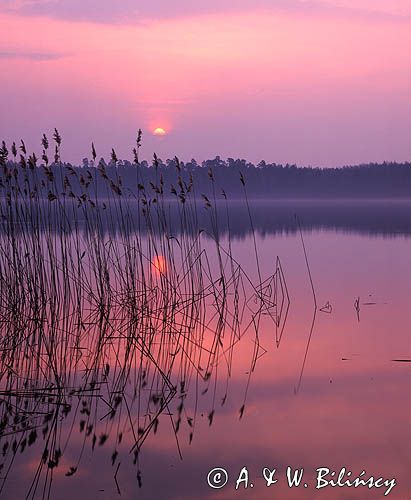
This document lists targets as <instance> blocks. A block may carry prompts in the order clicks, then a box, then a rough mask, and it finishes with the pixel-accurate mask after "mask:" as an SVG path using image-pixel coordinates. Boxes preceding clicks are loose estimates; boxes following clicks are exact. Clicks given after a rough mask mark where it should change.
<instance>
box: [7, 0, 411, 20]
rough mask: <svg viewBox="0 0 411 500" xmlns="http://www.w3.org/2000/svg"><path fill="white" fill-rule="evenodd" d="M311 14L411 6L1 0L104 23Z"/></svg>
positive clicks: (247, 0)
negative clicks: (244, 14) (274, 12)
mask: <svg viewBox="0 0 411 500" xmlns="http://www.w3.org/2000/svg"><path fill="white" fill-rule="evenodd" d="M259 8H261V9H271V10H277V11H286V12H295V13H302V14H305V15H310V14H327V13H334V14H338V15H349V16H361V17H364V16H365V17H367V18H372V19H380V20H392V21H405V22H410V20H411V16H410V12H409V10H407V9H405V11H404V12H402V13H399V12H398V11H395V10H381V9H377V8H374V7H373V4H367V3H365V4H364V2H363V3H362V4H361V3H360V2H349V1H348V2H346V3H345V4H344V5H342V4H341V3H338V4H337V3H333V1H332V0H311V1H307V0H305V1H304V0H238V1H236V2H233V1H232V0H209V1H207V2H193V1H192V0H179V1H178V2H170V0H140V1H139V2H136V1H135V0H122V1H121V2H113V1H112V0H70V1H69V2H68V1H67V0H37V1H33V0H20V1H17V0H0V9H1V10H3V12H8V13H16V14H20V15H27V16H46V17H50V18H56V19H64V20H69V21H86V22H94V23H103V24H129V23H138V22H139V21H141V22H144V21H146V20H148V19H167V18H176V17H186V16H192V15H203V14H212V13H221V12H225V13H233V12H244V11H248V10H255V9H259Z"/></svg>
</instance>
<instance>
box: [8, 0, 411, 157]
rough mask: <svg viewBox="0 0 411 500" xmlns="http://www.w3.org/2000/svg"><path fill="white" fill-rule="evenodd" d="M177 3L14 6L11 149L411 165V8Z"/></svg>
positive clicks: (376, 3) (362, 0)
mask: <svg viewBox="0 0 411 500" xmlns="http://www.w3.org/2000/svg"><path fill="white" fill-rule="evenodd" d="M198 3H199V4H200V2H198ZM170 4H171V3H170V2H166V1H165V0H157V1H151V2H146V1H143V2H138V3H137V2H132V1H131V0H125V1H124V2H114V1H111V2H110V1H108V0H101V1H99V2H96V1H95V0H82V1H79V0H72V1H70V2H67V1H65V2H63V1H62V0H53V1H51V0H44V1H43V0H37V1H30V0H20V1H18V0H13V1H12V0H0V33H1V35H0V59H1V60H2V63H3V74H2V78H1V81H0V105H1V107H2V110H3V112H2V117H1V118H0V120H1V121H0V130H1V137H0V139H3V138H4V139H6V140H7V141H12V140H16V141H17V140H19V139H20V138H24V139H25V140H26V142H27V144H28V146H29V147H31V148H34V149H37V150H38V149H39V148H38V145H39V142H40V137H41V135H42V133H43V132H46V133H48V134H50V133H51V130H52V129H53V128H54V127H57V128H58V129H59V130H60V132H61V134H62V135H63V139H64V150H63V156H64V158H65V159H66V160H69V161H73V162H79V161H80V160H81V158H83V157H85V156H90V143H91V141H92V140H94V142H95V144H96V148H97V153H98V155H99V156H100V155H104V156H106V157H107V155H108V153H109V151H110V150H111V147H113V146H114V147H115V148H116V150H117V152H118V156H120V157H123V158H128V157H130V156H131V155H130V151H131V148H132V147H133V146H134V137H135V135H136V131H137V129H138V128H139V127H141V128H142V129H143V132H144V139H143V157H145V158H148V159H149V158H150V157H151V156H152V153H153V151H154V150H155V151H156V152H157V153H158V154H159V155H160V156H161V157H162V158H163V159H165V158H166V157H173V156H174V155H177V156H179V157H180V158H182V159H183V160H187V159H191V158H192V157H195V158H196V159H198V160H203V159H206V158H210V157H214V156H216V155H220V156H222V157H227V156H232V157H243V158H246V159H248V160H250V161H254V162H258V161H259V160H261V159H265V160H266V161H270V162H271V161H276V162H283V163H286V162H290V163H294V162H295V163H297V164H300V165H315V166H335V165H344V164H353V163H360V162H368V161H384V160H397V161H404V160H409V159H410V156H411V155H410V153H411V141H410V140H409V135H410V125H411V119H410V116H411V91H410V88H411V85H410V84H411V30H410V25H411V6H410V2H409V1H408V0H397V1H393V0H373V1H371V0H322V1H320V0H317V1H314V0H312V1H311V0H305V1H303V0H300V1H298V0H287V1H285V0H273V1H268V0H259V1H251V0H241V1H238V2H229V1H228V0H226V1H220V2H217V1H216V0H212V1H210V2H207V3H205V2H204V3H203V2H201V6H200V5H199V6H196V5H192V4H193V2H188V1H187V0H183V1H181V2H179V3H178V5H177V6H174V7H173V8H172V9H171V8H170ZM136 5H138V7H139V8H138V9H137V8H136ZM156 127H163V128H164V129H166V131H167V132H168V134H167V135H166V136H165V137H161V138H160V137H153V136H152V135H151V131H152V130H153V129H154V128H156Z"/></svg>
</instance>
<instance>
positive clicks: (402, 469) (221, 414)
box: [2, 208, 411, 500]
mask: <svg viewBox="0 0 411 500" xmlns="http://www.w3.org/2000/svg"><path fill="white" fill-rule="evenodd" d="M410 213H411V212H410ZM266 214H267V216H269V217H275V211H274V210H273V209H272V208H267V212H266ZM290 216H291V217H290V221H292V210H290ZM299 217H300V218H301V220H302V221H304V211H300V212H299ZM403 220H407V215H406V213H405V214H404V213H403ZM302 226H303V230H302V233H301V234H300V232H299V231H298V230H297V229H296V227H295V226H294V227H292V222H290V227H289V229H290V231H289V232H288V233H287V232H284V231H282V232H272V233H269V232H265V235H264V236H263V235H262V233H261V232H258V231H257V234H256V244H257V249H258V260H259V265H260V273H261V275H262V281H264V279H265V278H266V277H268V276H269V275H272V274H273V273H274V271H275V267H276V258H277V256H278V257H279V258H280V260H281V265H282V269H283V272H284V277H285V281H286V286H287V289H288V294H289V298H290V304H289V310H288V315H287V316H285V313H284V314H283V316H282V321H284V323H285V324H284V330H283V334H282V337H281V341H280V342H279V345H278V346H277V343H276V328H275V326H274V325H273V322H272V321H270V319H269V316H268V315H263V316H262V318H261V321H260V323H259V324H258V328H257V330H258V337H259V339H258V340H259V345H258V346H257V356H256V357H257V360H256V363H255V366H254V369H253V371H252V373H251V374H250V369H251V367H252V364H251V360H252V358H253V353H255V349H256V338H255V335H254V334H253V333H252V332H251V330H250V333H249V334H247V333H245V335H244V336H243V337H242V338H241V340H240V341H239V342H238V343H236V344H235V345H234V347H233V349H232V353H231V354H232V356H231V358H230V362H228V360H227V357H229V354H227V355H225V354H224V353H223V352H222V354H221V356H220V358H219V364H218V368H216V370H217V372H216V378H215V379H214V377H213V378H212V380H211V382H212V384H211V387H210V383H209V381H204V380H202V379H198V378H197V379H194V381H192V383H191V386H190V387H191V388H190V391H188V396H187V398H186V399H185V405H184V410H183V418H182V422H181V426H180V429H179V431H178V433H177V434H175V432H174V430H175V420H176V415H178V406H179V404H180V399H179V398H178V397H176V398H174V399H173V400H172V401H171V402H170V404H169V406H168V408H167V411H165V412H164V414H163V415H162V416H161V417H160V420H159V425H158V431H157V432H156V433H155V434H154V432H150V433H149V434H148V436H147V438H146V440H145V442H144V445H143V446H142V449H141V453H140V456H139V469H140V470H141V482H142V488H139V486H138V480H137V478H136V467H135V466H133V463H132V461H133V456H132V454H130V453H129V452H130V449H131V448H132V446H133V443H134V438H133V432H132V429H131V425H128V424H127V423H125V424H124V425H122V426H121V432H122V434H123V435H122V442H121V443H117V441H118V433H119V431H120V426H119V427H118V428H116V427H115V426H116V425H119V424H117V420H116V421H115V422H116V423H110V422H108V423H107V419H104V418H103V417H104V414H106V413H107V407H104V404H103V403H102V402H101V401H100V402H99V405H100V408H99V409H98V411H97V415H98V417H96V418H95V421H94V424H95V426H96V428H97V427H98V428H99V429H105V430H106V432H107V434H109V439H108V440H107V442H106V443H105V444H104V445H103V446H98V445H97V446H96V447H95V449H94V451H93V452H92V451H91V445H90V443H89V442H87V444H86V445H84V439H83V438H84V435H83V434H81V433H79V432H78V423H76V424H72V423H71V421H70V425H73V428H74V430H73V431H72V432H70V433H69V432H68V429H64V426H63V431H62V435H63V436H64V435H65V433H67V437H66V438H64V439H62V442H63V445H62V446H63V450H62V451H63V455H62V459H61V461H60V464H59V467H57V468H55V469H54V472H53V482H52V489H51V493H50V498H56V499H61V500H66V499H72V498H90V499H91V498H93V499H94V498H95V499H110V500H111V499H114V498H125V499H135V498H141V499H194V498H195V499H231V498H233V499H235V498H247V499H250V498H255V499H266V498H267V499H269V498H281V499H300V498H301V499H313V498H323V499H363V498H364V499H370V500H371V499H376V498H383V497H384V492H385V490H386V488H381V489H379V490H378V489H371V490H368V489H367V488H365V487H362V488H357V489H355V488H348V487H345V488H332V487H330V486H328V487H327V488H324V489H321V490H316V489H315V485H316V480H315V476H316V469H317V468H319V467H328V468H330V469H331V470H333V471H337V474H338V471H340V469H341V468H342V467H346V468H347V469H348V470H349V471H352V473H353V474H352V475H353V477H356V476H357V475H358V474H360V473H361V471H363V470H364V471H366V476H365V477H366V478H368V477H369V476H370V475H373V476H375V477H376V478H378V477H383V478H384V479H392V478H395V479H396V482H397V486H395V488H394V489H393V490H392V492H391V493H390V494H389V496H388V498H392V499H409V498H411V452H410V442H411V411H410V410H411V404H410V398H411V391H410V382H411V363H408V362H405V361H406V360H410V359H411V335H410V326H411V307H410V303H411V280H410V278H411V258H410V255H411V239H410V238H409V236H408V235H407V234H405V231H404V232H403V233H401V232H398V231H397V232H396V234H388V235H387V234H386V233H387V231H386V229H387V228H386V226H385V227H384V230H383V231H381V232H380V234H379V233H378V231H374V230H373V231H372V233H373V234H370V231H368V232H367V231H365V230H364V228H363V229H361V228H359V227H358V224H356V222H355V221H353V230H354V228H355V232H350V230H349V227H348V228H347V223H344V227H343V228H342V229H343V230H341V228H340V230H339V229H338V227H337V228H335V227H334V228H333V227H328V228H326V229H324V228H318V227H317V228H316V227H310V228H309V229H308V228H304V224H302ZM314 226H315V224H314ZM337 226H338V224H337ZM348 226H349V224H348ZM301 235H302V238H303V240H302V239H301ZM303 243H304V245H305V248H306V254H307V259H308V263H309V269H308V267H307V263H306V260H305V255H304V249H303ZM207 245H212V244H211V242H207V241H206V242H205V246H207ZM222 245H223V246H224V245H225V246H226V247H227V246H228V240H227V238H226V237H225V240H224V239H223V241H222ZM231 245H232V252H233V254H234V255H235V257H236V259H237V261H238V262H239V263H240V264H241V266H243V268H244V270H245V271H247V273H248V275H249V276H252V277H253V278H255V279H257V277H258V269H257V267H256V261H255V258H254V241H253V237H252V234H251V233H250V232H248V233H246V234H244V235H242V236H241V237H237V238H234V239H233V240H232V241H231ZM215 258H216V257H215ZM214 263H215V262H214ZM214 263H213V261H212V262H211V265H214ZM308 271H310V272H311V278H312V284H313V287H314V294H313V290H312V286H311V281H310V276H309V272H308ZM314 295H315V301H316V304H317V307H315V301H314ZM250 307H252V305H251V306H250ZM244 320H245V319H244ZM277 335H278V332H277ZM401 360H403V361H401ZM228 366H229V369H228ZM178 369H179V368H178V367H176V370H177V371H178ZM130 378H131V381H130V384H129V387H130V389H129V391H130V394H131V393H132V392H133V384H132V376H131V377H130ZM217 380H218V383H217ZM214 388H216V389H215V390H213V389H214ZM207 389H208V390H207ZM141 390H144V389H141ZM206 390H207V391H206ZM225 396H226V397H225ZM223 399H225V401H224V404H222V402H223ZM244 401H245V406H244V409H243V412H242V413H243V415H242V418H240V409H241V407H242V405H243V403H244ZM96 404H97V403H96ZM80 408H81V406H80ZM212 408H213V409H215V413H214V414H213V418H212V423H211V425H210V417H209V416H210V411H211V409H212ZM122 412H124V413H123V416H124V417H127V415H126V409H125V408H122ZM194 414H195V415H196V420H195V432H194V433H193V436H192V442H191V444H190V432H191V431H192V429H191V426H190V423H189V419H190V416H192V415H194ZM100 419H101V420H100ZM125 421H126V422H127V418H126V420H125ZM68 425H69V424H68V423H67V424H66V426H68ZM102 432H103V431H102ZM116 440H117V441H116ZM114 450H116V451H117V452H118V456H117V457H116V460H115V463H114V465H113V466H112V463H111V461H112V454H113V452H114ZM41 452H42V447H41V445H37V444H35V445H33V446H32V447H30V448H28V449H26V450H25V451H24V453H17V454H16V456H15V459H14V460H13V463H12V464H11V465H10V464H8V465H7V467H10V469H9V471H8V479H7V481H6V483H5V485H4V489H3V492H2V498H10V499H11V498H16V499H17V498H25V497H26V495H27V492H28V490H29V488H30V484H31V483H32V481H33V477H34V476H35V473H36V470H37V468H38V464H39V457H41ZM79 457H80V460H79ZM119 463H120V466H118V464H119ZM73 465H76V466H78V469H77V471H76V473H75V474H74V475H72V476H70V477H67V476H66V473H67V471H68V470H69V468H70V467H71V466H73ZM244 466H246V467H247V469H248V471H249V477H250V483H253V488H251V487H250V485H249V488H248V489H245V488H244V483H242V485H241V486H240V488H239V489H238V490H236V489H235V482H236V479H237V478H238V476H239V474H240V471H241V469H242V467H244ZM287 466H291V467H293V468H304V470H305V473H304V482H306V483H307V484H308V487H307V488H304V487H303V486H300V487H299V488H292V489H290V488H289V487H288V486H287V482H286V476H285V472H286V468H287ZM214 467H223V468H225V469H226V470H227V472H228V474H229V480H228V483H227V484H226V486H225V487H224V488H222V489H219V490H218V489H212V488H210V487H209V486H208V485H207V474H208V472H209V471H210V470H211V469H213V468H214ZM264 467H268V468H270V469H274V468H276V469H277V471H278V472H277V474H276V478H277V479H278V483H276V484H275V485H272V486H271V487H269V488H268V487H267V486H266V482H265V480H264V479H263V477H262V469H263V468H264ZM4 471H5V469H3V471H2V475H3V476H4ZM115 475H116V478H114V476H115ZM115 479H116V480H117V482H116V480H115ZM119 491H120V493H121V496H119ZM45 494H46V495H47V491H46V492H44V491H43V490H42V487H39V488H38V490H37V491H36V492H35V493H33V491H32V496H29V498H42V496H44V495H45Z"/></svg>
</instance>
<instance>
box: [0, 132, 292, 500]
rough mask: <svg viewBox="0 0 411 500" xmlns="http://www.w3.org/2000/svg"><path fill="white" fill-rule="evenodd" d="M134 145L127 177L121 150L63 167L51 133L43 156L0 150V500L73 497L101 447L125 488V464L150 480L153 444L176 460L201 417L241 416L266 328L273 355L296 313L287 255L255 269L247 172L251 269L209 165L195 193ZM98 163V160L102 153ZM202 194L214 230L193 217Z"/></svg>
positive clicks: (188, 181) (140, 479)
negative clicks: (242, 258) (172, 449)
mask: <svg viewBox="0 0 411 500" xmlns="http://www.w3.org/2000/svg"><path fill="white" fill-rule="evenodd" d="M140 140H141V135H140V134H139V136H138V137H137V143H136V148H135V149H134V156H135V164H134V166H131V165H130V166H128V167H123V166H120V167H118V161H117V158H116V156H115V152H114V151H113V155H112V161H111V165H110V166H107V165H106V164H105V163H104V162H100V163H98V164H97V166H96V167H92V168H83V169H76V168H73V167H71V166H68V165H65V164H63V163H62V162H61V160H60V147H61V142H62V140H61V137H60V135H59V134H58V132H57V130H56V131H55V134H54V137H53V141H54V144H53V148H51V146H50V144H49V141H48V139H47V138H46V137H45V136H44V137H43V140H42V145H43V154H42V158H41V160H40V161H39V160H38V159H37V158H36V157H35V156H34V155H33V154H28V152H27V151H26V148H25V145H24V143H21V144H20V145H19V150H17V147H16V145H14V144H13V145H11V147H10V153H9V151H8V148H7V146H6V145H5V144H4V143H3V145H2V148H1V151H0V183H1V186H2V194H3V196H1V197H0V228H1V231H0V450H1V456H0V496H4V497H5V498H23V497H26V498H56V497H55V496H54V494H53V489H52V486H53V482H54V481H55V478H59V481H60V484H61V481H66V483H64V484H67V485H68V486H67V487H69V486H70V481H73V479H70V478H71V477H72V476H76V475H77V471H78V470H79V469H80V468H81V467H82V464H83V461H85V460H86V459H87V457H88V458H90V455H92V454H93V453H97V450H98V449H99V448H100V447H104V450H107V453H108V456H107V462H108V467H110V468H112V469H111V470H112V472H111V474H112V477H113V483H114V482H115V484H116V487H117V491H118V493H119V494H120V492H121V481H120V479H119V470H120V465H121V463H124V461H126V460H128V461H130V462H132V463H133V464H134V465H135V472H134V474H135V476H134V480H135V482H136V484H138V485H139V486H142V485H143V483H144V471H143V470H142V467H141V465H140V464H141V453H142V449H143V444H144V443H145V441H146V440H147V439H148V438H149V436H151V435H154V434H156V433H157V429H158V427H159V426H160V427H161V428H163V427H165V428H166V429H168V431H169V432H170V433H171V434H172V435H174V436H173V437H175V442H176V453H179V452H180V442H181V440H184V441H185V442H186V443H189V444H191V443H192V442H195V436H196V428H197V426H198V425H199V422H201V417H202V416H203V415H205V418H206V421H207V422H208V424H209V425H210V426H212V424H213V421H214V419H215V418H217V413H218V409H219V408H220V407H221V406H224V405H225V404H226V401H227V405H234V406H233V407H232V408H231V411H232V412H234V413H237V415H238V417H239V418H241V417H242V416H243V414H244V412H245V409H246V397H247V392H248V388H249V383H250V379H251V376H252V373H253V372H254V369H255V365H256V363H257V359H258V358H259V357H260V356H261V354H262V353H263V352H264V350H263V348H262V347H261V346H260V343H259V333H258V332H259V329H260V327H261V325H262V323H263V322H268V323H269V325H270V328H271V330H270V331H272V341H273V342H274V343H276V345H277V346H279V345H280V341H281V338H282V334H283V330H284V326H285V322H286V318H287V313H288V308H289V303H290V301H289V297H288V291H287V286H286V282H285V276H284V273H283V270H282V266H281V263H280V260H279V259H278V258H277V259H276V260H274V261H273V267H272V269H271V270H270V272H271V273H272V274H271V275H268V276H263V275H262V272H261V270H260V265H259V259H258V248H257V245H256V239H255V238H254V226H253V220H252V217H251V212H250V209H249V205H248V201H247V195H246V182H245V180H244V178H243V177H242V176H239V178H237V183H238V184H239V185H240V186H241V187H242V189H243V193H244V206H245V213H246V215H247V219H246V221H244V223H248V224H249V227H250V234H251V235H252V237H253V243H254V244H253V246H252V251H251V252H250V255H249V256H248V259H247V260H248V262H247V264H248V265H251V267H252V273H250V271H249V270H245V269H244V268H243V267H242V265H241V263H240V262H239V261H238V260H237V258H236V255H235V252H234V251H233V248H232V246H231V241H232V234H231V230H230V222H229V220H230V219H229V215H228V212H227V206H222V207H221V210H222V211H224V212H225V213H226V215H227V217H226V220H227V225H226V227H225V229H224V238H223V237H222V236H223V234H222V230H221V227H220V208H217V202H216V196H217V195H216V186H215V183H216V181H215V179H214V175H213V171H212V169H208V170H207V174H206V178H207V180H208V184H209V186H208V191H209V192H211V193H212V195H210V197H208V196H207V195H206V194H204V193H203V194H197V193H198V191H197V190H196V185H195V181H194V176H192V175H190V173H189V172H188V171H187V170H186V168H185V166H184V167H183V166H182V165H180V164H179V163H178V162H177V161H176V163H175V165H174V167H173V168H172V167H170V166H169V167H167V171H165V170H164V168H163V167H162V166H161V165H160V163H159V162H158V161H157V159H155V160H154V166H153V167H151V168H148V167H144V166H141V165H140V164H139V161H138V149H139V146H140ZM51 149H52V152H51V153H50V150H51ZM9 155H11V158H12V160H11V161H10V159H9ZM50 155H51V156H52V161H51V160H50V159H49V156H50ZM92 155H93V159H94V160H95V158H96V153H95V150H94V147H93V148H92ZM171 172H173V181H171ZM166 174H167V182H170V184H171V182H172V184H173V186H174V187H173V188H172V189H171V191H172V192H171V194H172V196H173V197H174V198H175V203H174V205H175V212H174V214H173V217H172V218H173V220H174V221H178V227H179V228H180V230H179V232H178V233H176V232H174V231H173V230H172V228H171V227H170V225H169V222H170V217H169V212H168V203H166V202H165V199H166V196H169V195H170V193H169V191H168V190H167V191H166V187H165V186H166V180H165V175H166ZM147 176H150V179H151V180H148V179H147V178H146V177H147ZM127 186H130V188H128V187H127ZM131 186H132V187H133V188H134V189H131ZM199 192H200V193H201V190H199ZM166 193H167V195H166ZM198 197H199V198H200V199H201V200H202V201H201V210H202V211H204V212H205V213H206V214H207V218H208V224H207V227H208V229H206V230H204V229H202V228H200V226H199V223H198V217H199V210H200V208H199V205H198V202H197V198H198ZM244 337H247V339H248V340H249V341H251V342H249V343H248V345H249V346H251V348H250V349H249V366H248V370H247V376H246V377H245V378H244V382H245V383H244V388H243V391H241V392H242V397H241V400H239V401H231V402H228V400H227V396H228V392H229V389H230V380H231V375H232V362H233V359H234V357H235V355H236V350H237V348H238V345H239V343H240V342H241V341H242V339H243V338H244ZM243 355H244V353H243ZM71 437H74V439H73V440H72V439H71ZM72 441H74V444H72ZM25 453H27V455H29V459H30V463H31V464H32V465H31V467H30V469H29V468H26V469H24V470H26V471H27V472H26V473H25V474H24V475H22V473H21V470H22V468H19V466H18V464H19V463H20V464H21V460H22V458H21V456H22V454H25ZM16 468H17V472H16ZM60 471H62V472H63V474H60ZM16 474H18V477H17V476H16ZM17 479H18V482H17ZM13 487H14V488H17V487H19V488H22V490H23V494H22V491H21V490H19V494H16V492H15V490H13ZM148 487H149V485H148ZM10 488H11V489H10ZM73 493H75V492H73Z"/></svg>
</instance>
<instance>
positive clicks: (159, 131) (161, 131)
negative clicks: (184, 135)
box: [153, 127, 166, 135]
mask: <svg viewBox="0 0 411 500" xmlns="http://www.w3.org/2000/svg"><path fill="white" fill-rule="evenodd" d="M153 134H154V135H166V131H165V130H164V129H163V128H162V127H157V128H156V129H154V131H153Z"/></svg>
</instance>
